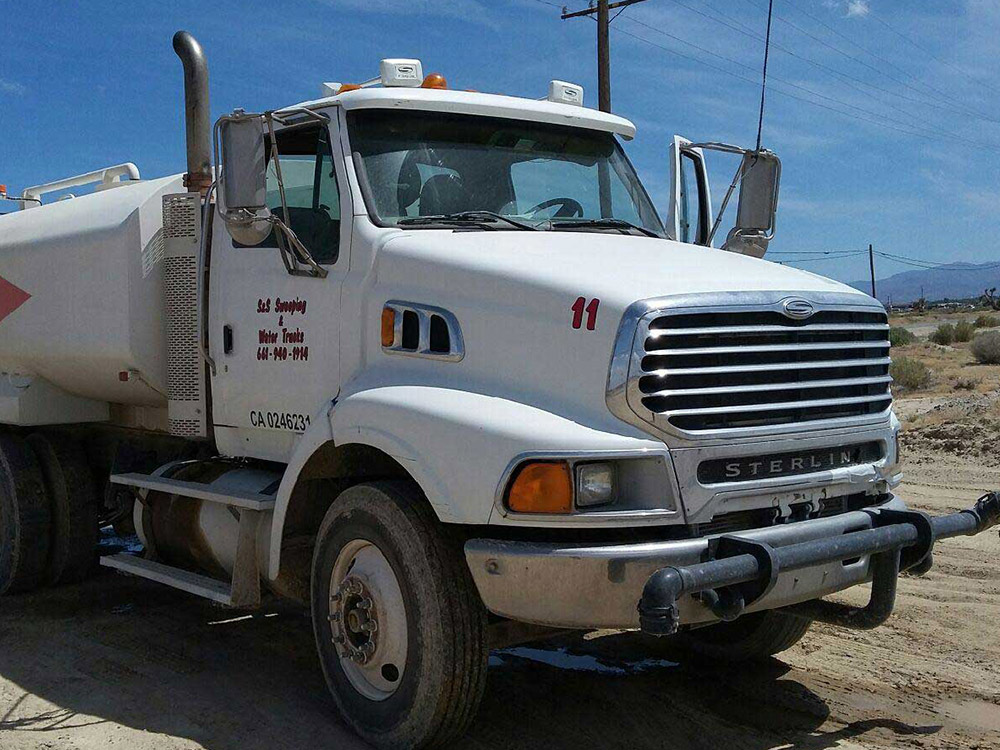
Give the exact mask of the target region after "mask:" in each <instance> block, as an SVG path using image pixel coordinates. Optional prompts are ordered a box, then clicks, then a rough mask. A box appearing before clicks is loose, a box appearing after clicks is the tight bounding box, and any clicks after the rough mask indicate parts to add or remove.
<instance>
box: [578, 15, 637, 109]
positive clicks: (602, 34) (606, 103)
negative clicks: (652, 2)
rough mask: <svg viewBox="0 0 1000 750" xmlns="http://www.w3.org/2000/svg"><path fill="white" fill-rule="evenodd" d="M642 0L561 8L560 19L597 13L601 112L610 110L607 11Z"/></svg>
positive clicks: (609, 48) (599, 106) (608, 21)
mask: <svg viewBox="0 0 1000 750" xmlns="http://www.w3.org/2000/svg"><path fill="white" fill-rule="evenodd" d="M641 2H644V0H619V2H614V3H609V2H608V0H597V5H596V6H591V7H589V8H587V9H586V10H575V11H572V12H570V11H569V10H568V9H567V8H563V13H562V19H563V20H564V21H565V20H566V19H568V18H579V17H581V16H592V15H594V14H596V15H597V102H598V108H599V109H600V110H601V111H602V112H610V111H611V39H610V38H609V37H608V30H609V28H610V27H611V18H610V13H609V11H611V10H614V9H615V8H624V7H626V6H628V5H635V4H636V3H641Z"/></svg>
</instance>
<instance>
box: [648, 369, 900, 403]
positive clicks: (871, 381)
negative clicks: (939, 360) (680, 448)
mask: <svg viewBox="0 0 1000 750" xmlns="http://www.w3.org/2000/svg"><path fill="white" fill-rule="evenodd" d="M891 382H892V378H891V377H890V376H889V375H879V376H877V377H870V378H848V379H846V380H805V381H801V382H795V383H764V384H762V385H741V386H740V391H743V392H747V391H750V392H753V391H789V390H798V389H806V388H837V387H840V386H851V385H878V384H880V383H891ZM732 390H733V389H732V388H731V387H730V386H725V385H724V386H718V387H713V388H681V389H680V390H673V391H672V390H663V391H650V392H649V393H647V394H645V398H654V397H666V396H711V395H713V394H716V393H730V392H731V391H732Z"/></svg>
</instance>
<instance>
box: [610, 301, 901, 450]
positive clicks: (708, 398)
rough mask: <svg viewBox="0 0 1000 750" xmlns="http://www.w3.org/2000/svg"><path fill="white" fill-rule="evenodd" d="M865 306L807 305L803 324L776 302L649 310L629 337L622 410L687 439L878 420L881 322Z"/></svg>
mask: <svg viewBox="0 0 1000 750" xmlns="http://www.w3.org/2000/svg"><path fill="white" fill-rule="evenodd" d="M734 297H738V295H734ZM688 299H690V298H688ZM737 304H738V303H737ZM874 304H875V303H874V302H873V301H872V302H871V305H872V306H870V307H866V306H858V305H851V306H848V305H843V304H841V305H835V306H834V305H831V306H829V307H828V308H824V307H821V306H820V305H816V307H817V308H818V310H817V312H816V313H814V314H813V315H811V316H810V317H809V318H807V319H805V320H796V319H793V318H790V317H788V316H786V315H785V314H783V313H782V312H781V309H782V306H781V301H780V300H774V301H773V302H771V301H769V303H768V304H764V305H760V306H759V307H756V308H754V307H751V306H744V305H739V306H736V305H733V306H729V307H728V309H727V307H725V306H720V307H716V308H714V309H706V308H705V307H703V306H700V305H692V306H691V307H686V306H685V307H673V308H668V309H664V310H656V311H653V312H649V313H647V314H645V315H644V316H642V317H641V319H640V320H639V321H638V333H637V334H636V335H635V338H634V339H633V349H632V352H631V357H630V365H629V376H628V385H627V393H628V403H629V405H630V406H631V408H632V409H633V410H634V412H635V413H636V414H638V416H640V417H641V418H642V419H643V420H644V421H647V422H652V423H653V424H654V425H656V426H657V427H659V428H661V429H665V430H672V431H677V432H680V433H682V434H686V435H689V436H691V437H701V436H711V435H714V434H716V433H720V432H721V434H726V435H730V434H741V433H742V432H747V433H751V432H769V431H774V430H779V431H781V430H787V429H789V428H793V427H795V426H796V425H800V424H802V423H816V425H815V426H816V427H819V428H821V427H822V426H824V423H826V424H829V425H831V426H833V424H834V422H835V421H836V420H839V421H837V422H836V423H837V424H839V423H840V421H843V420H847V421H848V422H850V421H857V420H858V419H869V420H870V419H874V418H878V417H879V416H880V415H882V414H883V413H884V412H886V410H887V409H888V408H889V407H890V405H891V402H892V396H891V394H890V391H889V384H890V383H891V381H892V379H891V378H890V377H889V325H888V320H887V317H886V314H885V312H884V310H882V309H881V306H879V307H875V306H874ZM720 308H721V309H720Z"/></svg>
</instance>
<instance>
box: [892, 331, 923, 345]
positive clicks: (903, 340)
mask: <svg viewBox="0 0 1000 750" xmlns="http://www.w3.org/2000/svg"><path fill="white" fill-rule="evenodd" d="M916 340H917V337H916V336H914V335H913V334H912V333H911V332H910V331H909V330H908V329H906V328H903V327H902V326H893V327H892V328H890V329H889V344H891V345H892V346H906V345H907V344H912V343H913V342H914V341H916Z"/></svg>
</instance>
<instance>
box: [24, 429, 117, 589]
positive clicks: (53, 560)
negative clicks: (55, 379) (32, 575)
mask: <svg viewBox="0 0 1000 750" xmlns="http://www.w3.org/2000/svg"><path fill="white" fill-rule="evenodd" d="M27 443H28V445H29V446H31V449H32V450H33V451H34V453H35V457H36V458H37V459H38V463H39V465H40V466H41V469H42V477H43V479H44V480H45V489H46V492H47V494H48V496H49V508H50V512H51V516H52V523H51V542H50V551H49V565H48V583H49V584H51V585H56V584H60V583H77V582H79V581H82V580H83V579H84V578H86V577H87V576H88V575H89V574H90V573H92V572H93V570H94V565H95V563H96V562H97V538H98V535H99V532H100V530H99V529H98V527H97V515H98V507H97V493H96V490H95V488H94V478H93V476H92V475H91V473H90V467H89V466H88V465H87V461H86V458H85V457H84V455H83V451H82V450H81V449H80V447H79V446H77V445H76V444H75V443H73V442H72V441H70V440H67V439H63V438H61V437H59V436H57V435H53V436H49V435H43V434H41V433H37V432H36V433H35V434H33V435H31V436H30V437H29V438H28V439H27Z"/></svg>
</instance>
